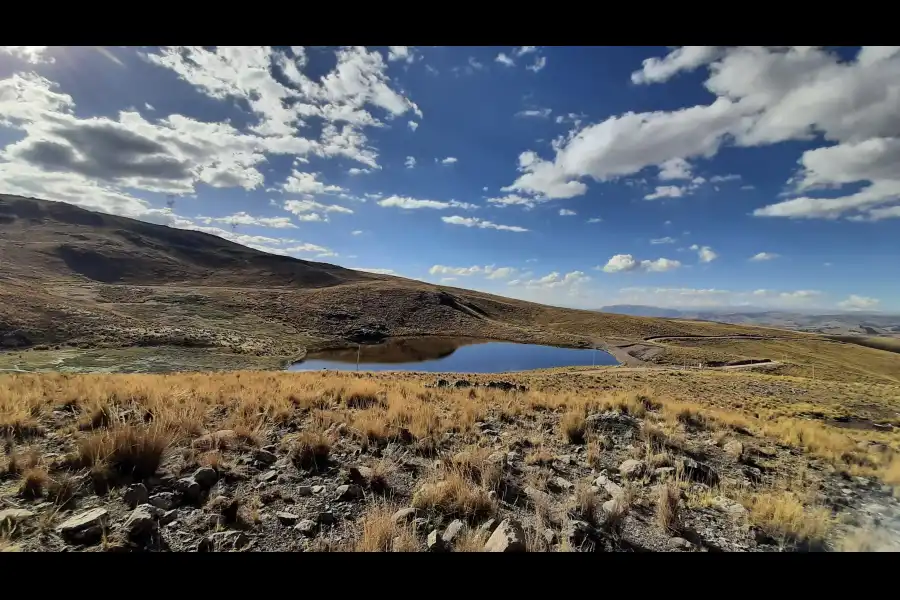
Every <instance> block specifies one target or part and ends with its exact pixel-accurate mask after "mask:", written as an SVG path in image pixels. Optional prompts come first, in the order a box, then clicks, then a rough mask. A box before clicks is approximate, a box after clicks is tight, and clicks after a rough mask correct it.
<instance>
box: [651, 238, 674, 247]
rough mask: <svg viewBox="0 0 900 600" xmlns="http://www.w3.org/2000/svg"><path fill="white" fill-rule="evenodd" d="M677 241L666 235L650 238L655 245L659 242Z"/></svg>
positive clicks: (669, 242) (670, 242)
mask: <svg viewBox="0 0 900 600" xmlns="http://www.w3.org/2000/svg"><path fill="white" fill-rule="evenodd" d="M675 241H676V240H675V238H673V237H668V236H666V237H661V238H656V239H652V240H650V243H651V244H653V245H654V246H655V245H659V244H674V243H675Z"/></svg>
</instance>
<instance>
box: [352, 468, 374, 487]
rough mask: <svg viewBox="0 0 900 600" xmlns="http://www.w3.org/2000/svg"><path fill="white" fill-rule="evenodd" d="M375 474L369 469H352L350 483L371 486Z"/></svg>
mask: <svg viewBox="0 0 900 600" xmlns="http://www.w3.org/2000/svg"><path fill="white" fill-rule="evenodd" d="M373 474H374V472H373V471H372V469H370V468H369V467H363V466H357V467H350V481H352V482H353V483H356V484H359V485H369V482H370V481H371V480H372V475H373Z"/></svg>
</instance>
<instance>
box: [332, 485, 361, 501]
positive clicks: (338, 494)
mask: <svg viewBox="0 0 900 600" xmlns="http://www.w3.org/2000/svg"><path fill="white" fill-rule="evenodd" d="M362 495H363V491H362V488H361V487H359V486H358V485H356V484H355V483H351V484H350V485H342V486H338V489H336V490H335V492H334V498H335V500H338V501H349V500H357V499H358V498H362Z"/></svg>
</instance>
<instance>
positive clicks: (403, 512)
mask: <svg viewBox="0 0 900 600" xmlns="http://www.w3.org/2000/svg"><path fill="white" fill-rule="evenodd" d="M417 516H419V509H417V508H412V507H409V508H401V509H400V510H398V511H397V512H395V513H394V516H392V517H391V520H393V522H394V523H397V524H401V523H409V522H410V521H412V520H413V519H415V518H416V517H417Z"/></svg>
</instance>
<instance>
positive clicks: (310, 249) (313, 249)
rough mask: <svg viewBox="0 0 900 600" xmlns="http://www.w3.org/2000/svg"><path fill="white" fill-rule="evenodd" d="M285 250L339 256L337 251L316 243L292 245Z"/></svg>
mask: <svg viewBox="0 0 900 600" xmlns="http://www.w3.org/2000/svg"><path fill="white" fill-rule="evenodd" d="M284 251H285V252H287V253H288V254H315V255H316V256H319V257H326V256H337V253H336V252H334V251H332V250H329V249H328V248H325V247H324V246H318V245H316V244H310V243H305V244H300V245H299V246H291V247H290V248H285V249H284Z"/></svg>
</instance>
